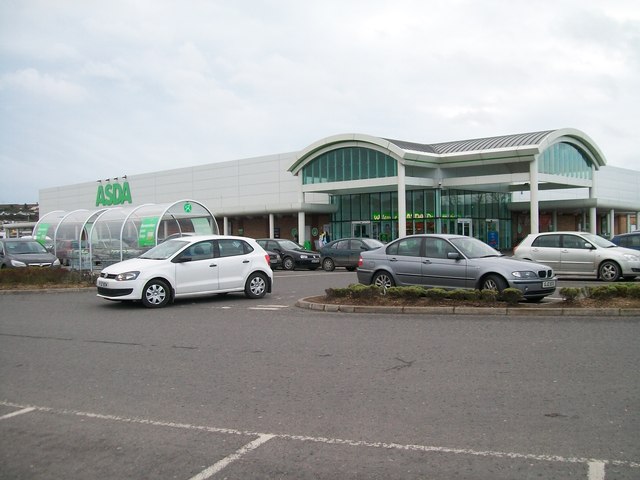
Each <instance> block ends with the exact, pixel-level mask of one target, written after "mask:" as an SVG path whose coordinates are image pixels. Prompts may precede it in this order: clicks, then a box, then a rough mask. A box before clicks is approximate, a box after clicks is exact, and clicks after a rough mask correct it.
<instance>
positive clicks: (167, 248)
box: [140, 239, 189, 260]
mask: <svg viewBox="0 0 640 480" xmlns="http://www.w3.org/2000/svg"><path fill="white" fill-rule="evenodd" d="M187 245H189V241H188V240H177V239H175V240H167V241H166V242H164V243H161V244H160V245H157V246H155V247H153V248H152V249H151V250H149V251H147V252H145V253H143V254H142V255H140V258H148V259H150V260H166V259H167V258H169V257H170V256H171V255H173V254H174V253H176V252H177V251H179V250H181V249H182V248H184V247H186V246H187Z"/></svg>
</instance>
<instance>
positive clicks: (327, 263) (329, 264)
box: [322, 258, 336, 272]
mask: <svg viewBox="0 0 640 480" xmlns="http://www.w3.org/2000/svg"><path fill="white" fill-rule="evenodd" d="M322 268H323V269H324V270H325V271H327V272H333V271H334V270H335V269H336V264H335V263H334V261H333V260H332V259H331V258H325V259H324V260H323V261H322Z"/></svg>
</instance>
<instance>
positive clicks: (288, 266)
mask: <svg viewBox="0 0 640 480" xmlns="http://www.w3.org/2000/svg"><path fill="white" fill-rule="evenodd" d="M295 266H296V264H295V263H294V261H293V258H291V257H285V258H284V260H282V268H284V269H285V270H293V268H294V267H295Z"/></svg>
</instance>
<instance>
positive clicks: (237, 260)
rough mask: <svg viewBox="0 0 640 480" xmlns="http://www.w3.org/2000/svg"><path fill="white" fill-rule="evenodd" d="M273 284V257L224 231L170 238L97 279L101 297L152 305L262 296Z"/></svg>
mask: <svg viewBox="0 0 640 480" xmlns="http://www.w3.org/2000/svg"><path fill="white" fill-rule="evenodd" d="M272 285H273V272H272V271H271V268H270V266H269V256H268V255H267V253H266V252H265V251H264V250H263V249H262V247H260V245H258V243H257V242H256V241H255V240H252V239H249V238H243V237H233V236H221V235H202V236H188V237H182V238H176V239H172V240H167V241H166V242H163V243H161V244H159V245H157V246H155V247H153V248H152V249H150V250H148V251H147V252H145V253H143V254H142V255H140V256H139V257H138V258H131V259H129V260H124V261H122V262H118V263H115V264H113V265H110V266H108V267H106V268H104V269H103V270H102V271H101V272H100V276H99V277H98V279H97V280H96V286H97V288H98V297H101V298H105V299H107V300H139V301H141V302H142V304H143V305H144V306H145V307H149V308H157V307H164V306H165V305H167V304H168V303H169V302H171V301H173V300H174V299H176V298H184V297H194V296H201V295H211V294H220V293H229V292H244V293H245V295H246V296H247V297H249V298H262V297H264V296H265V294H267V293H268V292H271V288H272Z"/></svg>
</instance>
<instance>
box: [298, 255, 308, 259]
mask: <svg viewBox="0 0 640 480" xmlns="http://www.w3.org/2000/svg"><path fill="white" fill-rule="evenodd" d="M300 258H303V259H307V258H309V257H307V256H306V255H300Z"/></svg>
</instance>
